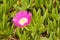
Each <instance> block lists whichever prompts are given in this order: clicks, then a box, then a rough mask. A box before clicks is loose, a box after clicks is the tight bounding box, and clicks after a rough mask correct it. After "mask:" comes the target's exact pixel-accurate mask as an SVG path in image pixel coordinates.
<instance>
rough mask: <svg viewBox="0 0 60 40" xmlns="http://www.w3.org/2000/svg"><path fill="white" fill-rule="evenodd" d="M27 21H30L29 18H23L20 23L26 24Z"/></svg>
mask: <svg viewBox="0 0 60 40" xmlns="http://www.w3.org/2000/svg"><path fill="white" fill-rule="evenodd" d="M26 22H28V20H27V18H21V19H20V20H19V24H21V25H24V24H25V23H26Z"/></svg>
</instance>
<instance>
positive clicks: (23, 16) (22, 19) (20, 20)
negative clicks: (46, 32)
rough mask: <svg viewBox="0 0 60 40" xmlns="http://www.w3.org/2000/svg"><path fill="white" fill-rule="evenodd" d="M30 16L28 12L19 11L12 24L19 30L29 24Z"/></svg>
mask: <svg viewBox="0 0 60 40" xmlns="http://www.w3.org/2000/svg"><path fill="white" fill-rule="evenodd" d="M31 18H32V14H31V13H30V12H28V11H19V12H18V13H17V14H16V15H15V17H13V23H14V25H15V26H18V27H20V28H22V27H24V26H27V25H29V24H30V22H31Z"/></svg>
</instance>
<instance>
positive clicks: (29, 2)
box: [0, 0, 60, 40]
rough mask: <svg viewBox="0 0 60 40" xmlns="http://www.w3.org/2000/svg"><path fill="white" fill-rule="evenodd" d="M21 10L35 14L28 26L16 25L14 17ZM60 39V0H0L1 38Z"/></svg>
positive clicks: (0, 39) (26, 39) (20, 39)
mask: <svg viewBox="0 0 60 40" xmlns="http://www.w3.org/2000/svg"><path fill="white" fill-rule="evenodd" d="M20 10H28V11H30V12H31V13H32V14H33V17H32V22H31V24H30V25H28V27H25V28H18V27H16V28H15V26H14V24H13V22H12V18H13V17H14V15H15V14H16V13H17V12H18V11H20ZM13 36H15V37H16V38H17V37H18V39H19V40H60V1H59V0H0V40H8V39H11V38H13Z"/></svg>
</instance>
